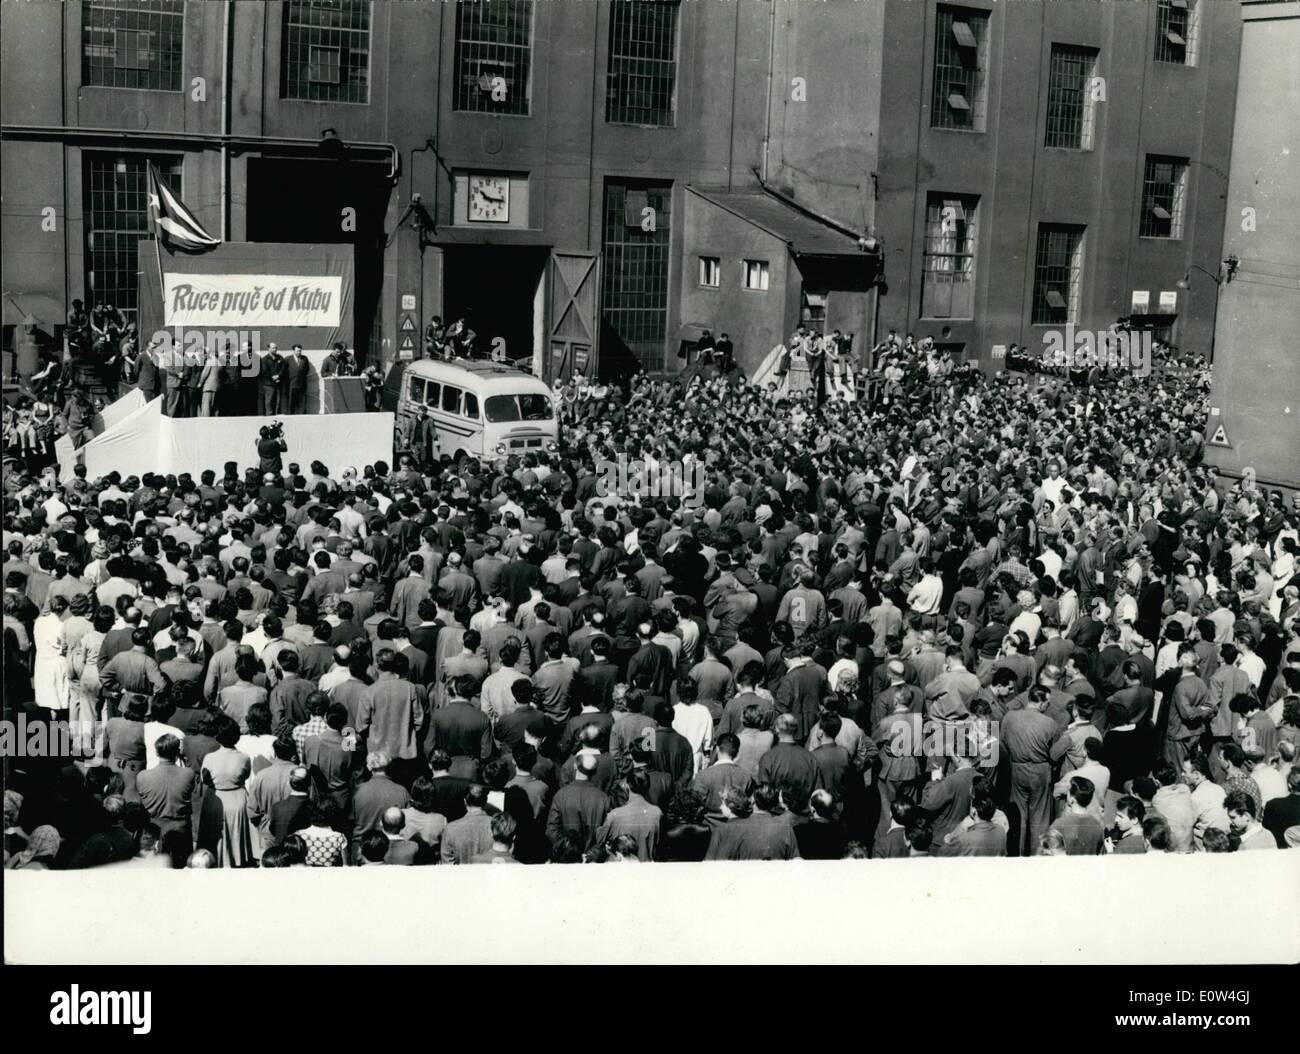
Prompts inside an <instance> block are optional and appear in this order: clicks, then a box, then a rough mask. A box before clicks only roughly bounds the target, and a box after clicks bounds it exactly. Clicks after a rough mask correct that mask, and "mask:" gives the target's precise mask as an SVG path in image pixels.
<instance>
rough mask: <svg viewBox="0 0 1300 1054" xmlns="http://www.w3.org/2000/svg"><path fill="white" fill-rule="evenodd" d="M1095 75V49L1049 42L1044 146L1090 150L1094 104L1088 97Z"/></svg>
mask: <svg viewBox="0 0 1300 1054" xmlns="http://www.w3.org/2000/svg"><path fill="white" fill-rule="evenodd" d="M1096 76H1097V49H1096V48H1076V47H1073V46H1071V45H1069V44H1053V45H1052V62H1051V72H1050V73H1049V75H1048V80H1047V137H1046V139H1045V140H1044V143H1043V145H1045V146H1058V147H1065V148H1067V149H1070V150H1091V149H1092V129H1093V122H1094V120H1095V114H1096V110H1097V108H1096V105H1095V100H1094V99H1093V97H1092V84H1093V78H1095V77H1096Z"/></svg>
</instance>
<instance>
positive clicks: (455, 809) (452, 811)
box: [429, 750, 470, 823]
mask: <svg viewBox="0 0 1300 1054" xmlns="http://www.w3.org/2000/svg"><path fill="white" fill-rule="evenodd" d="M429 768H430V769H431V770H432V772H433V778H432V779H431V780H430V782H431V783H432V784H433V791H432V793H431V795H430V797H431V799H432V807H431V811H432V812H436V813H441V814H442V815H443V816H445V817H447V822H448V823H450V822H452V821H454V820H459V819H460V818H461V817H462V816H464V815H465V792H466V791H467V790H469V787H470V781H469V780H467V779H465V778H464V777H463V776H453V775H452V774H451V755H450V754H448V753H447V752H446V751H445V750H435V751H434V752H433V753H432V754H430V755H429Z"/></svg>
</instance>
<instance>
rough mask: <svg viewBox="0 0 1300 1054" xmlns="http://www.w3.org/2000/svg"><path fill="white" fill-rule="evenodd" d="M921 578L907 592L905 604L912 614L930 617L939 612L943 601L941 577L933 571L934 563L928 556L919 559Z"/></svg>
mask: <svg viewBox="0 0 1300 1054" xmlns="http://www.w3.org/2000/svg"><path fill="white" fill-rule="evenodd" d="M921 568H922V572H923V573H922V575H921V580H920V581H919V582H917V583H916V585H914V586H913V587H912V588H911V589H910V590H909V591H908V594H907V606H908V607H909V608H911V609H912V611H913V613H914V614H917V615H923V616H925V617H927V618H931V617H933V616H936V615H938V614H939V609H940V604H941V603H942V601H943V579H942V578H940V577H939V575H937V574H936V573H935V563H934V560H932V559H931V558H930V557H928V556H927V557H925V558H924V559H923V560H922V561H921Z"/></svg>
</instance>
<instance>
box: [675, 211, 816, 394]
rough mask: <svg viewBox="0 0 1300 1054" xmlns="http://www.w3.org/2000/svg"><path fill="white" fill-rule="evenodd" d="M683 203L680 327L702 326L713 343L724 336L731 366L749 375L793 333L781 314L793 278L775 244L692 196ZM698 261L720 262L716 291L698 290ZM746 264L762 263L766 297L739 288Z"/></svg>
mask: <svg viewBox="0 0 1300 1054" xmlns="http://www.w3.org/2000/svg"><path fill="white" fill-rule="evenodd" d="M684 200H685V215H684V217H683V219H684V224H683V226H684V227H685V228H686V229H687V230H689V231H690V232H691V238H690V241H691V245H690V252H689V253H688V254H687V255H686V257H685V258H684V259H683V260H682V267H681V294H680V295H681V317H682V321H683V322H698V323H701V324H702V325H705V326H708V327H710V328H711V329H712V330H713V335H714V336H715V337H716V336H718V335H719V334H721V333H724V332H725V333H728V334H730V335H731V341H732V343H733V344H734V345H735V348H736V362H737V363H739V364H740V366H741V368H743V369H744V370H746V372H750V373H752V372H753V371H754V369H755V368H756V367H757V366H758V364H759V363H760V362H762V361H763V357H764V356H765V355H766V354H767V353H768V352H769V351H771V350H772V347H773V346H774V345H775V344H776V343H777V342H778V341H780V340H781V339H783V337H784V336H785V334H786V330H787V328H790V329H793V327H794V324H795V323H794V322H793V321H792V320H791V319H790V318H789V316H788V314H787V309H786V303H787V284H788V282H789V281H790V280H791V279H793V282H794V288H795V291H796V293H797V292H798V288H799V275H798V272H797V271H795V270H794V269H793V267H791V265H790V253H789V250H788V249H787V248H786V245H785V243H784V242H783V241H781V240H780V239H779V238H775V237H773V236H772V235H770V234H768V233H767V232H766V231H764V230H761V229H760V228H758V227H755V226H754V225H753V224H751V223H748V222H747V221H745V220H742V219H740V218H739V217H738V216H733V215H732V214H731V213H729V212H726V211H724V210H723V209H720V208H718V207H717V206H715V205H713V204H711V203H710V202H708V201H705V200H704V199H703V198H700V197H699V196H698V195H696V194H692V193H690V192H687V193H686V194H685V195H684ZM701 255H705V256H716V257H718V258H719V260H720V261H721V263H720V267H721V275H720V278H719V284H718V288H717V289H708V288H705V287H703V286H701V285H700V284H699V258H700V256H701ZM747 259H749V260H766V261H768V288H767V290H766V291H762V292H760V291H757V290H752V289H746V288H745V284H744V272H743V270H742V269H743V267H744V261H745V260H747Z"/></svg>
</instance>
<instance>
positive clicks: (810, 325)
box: [799, 286, 830, 335]
mask: <svg viewBox="0 0 1300 1054" xmlns="http://www.w3.org/2000/svg"><path fill="white" fill-rule="evenodd" d="M829 295H830V294H829V293H828V292H827V290H825V289H821V288H815V287H814V288H809V287H808V286H804V287H803V291H802V293H801V294H800V304H799V324H800V325H801V326H803V327H804V328H805V329H808V330H811V331H812V332H814V333H821V334H822V335H825V333H826V301H827V299H829Z"/></svg>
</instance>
